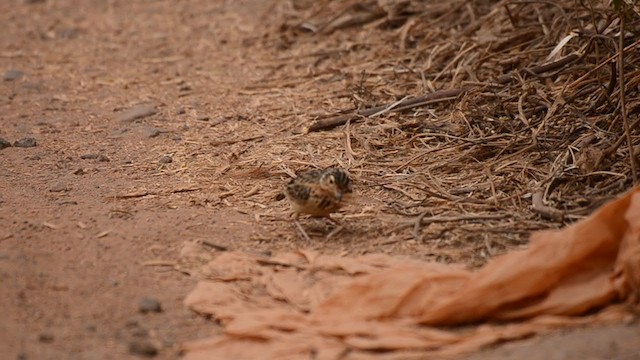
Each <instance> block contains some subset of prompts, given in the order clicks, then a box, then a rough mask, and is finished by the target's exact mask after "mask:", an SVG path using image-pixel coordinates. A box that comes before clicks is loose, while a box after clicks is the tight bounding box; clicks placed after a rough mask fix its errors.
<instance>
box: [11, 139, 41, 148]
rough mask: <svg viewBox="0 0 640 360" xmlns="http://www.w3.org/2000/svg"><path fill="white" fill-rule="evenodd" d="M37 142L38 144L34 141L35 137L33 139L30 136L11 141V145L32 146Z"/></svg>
mask: <svg viewBox="0 0 640 360" xmlns="http://www.w3.org/2000/svg"><path fill="white" fill-rule="evenodd" d="M37 144H38V142H37V141H36V139H34V138H32V137H26V138H22V139H20V140H16V141H14V142H13V146H15V147H21V148H28V147H34V146H36V145H37Z"/></svg>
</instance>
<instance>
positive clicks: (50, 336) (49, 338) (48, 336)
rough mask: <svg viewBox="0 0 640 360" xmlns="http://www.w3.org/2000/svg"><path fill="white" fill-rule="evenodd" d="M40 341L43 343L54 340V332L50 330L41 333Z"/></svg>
mask: <svg viewBox="0 0 640 360" xmlns="http://www.w3.org/2000/svg"><path fill="white" fill-rule="evenodd" d="M38 341H40V342H41V343H46V344H50V343H52V342H53V334H51V333H48V332H43V333H40V335H38Z"/></svg>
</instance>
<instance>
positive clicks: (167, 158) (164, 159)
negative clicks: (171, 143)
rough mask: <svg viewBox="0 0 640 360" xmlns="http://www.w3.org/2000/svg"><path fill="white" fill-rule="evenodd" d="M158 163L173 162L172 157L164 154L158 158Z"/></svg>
mask: <svg viewBox="0 0 640 360" xmlns="http://www.w3.org/2000/svg"><path fill="white" fill-rule="evenodd" d="M158 162H159V163H160V164H170V163H172V162H173V158H172V157H171V156H169V155H165V156H163V157H161V158H160V160H158Z"/></svg>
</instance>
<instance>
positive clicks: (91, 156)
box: [80, 154, 99, 160]
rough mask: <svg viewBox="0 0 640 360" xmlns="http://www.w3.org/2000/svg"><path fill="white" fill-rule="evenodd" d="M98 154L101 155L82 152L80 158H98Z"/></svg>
mask: <svg viewBox="0 0 640 360" xmlns="http://www.w3.org/2000/svg"><path fill="white" fill-rule="evenodd" d="M98 156H99V155H98V154H82V155H80V159H82V160H88V159H97V158H98Z"/></svg>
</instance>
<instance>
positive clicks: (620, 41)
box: [618, 15, 638, 185]
mask: <svg viewBox="0 0 640 360" xmlns="http://www.w3.org/2000/svg"><path fill="white" fill-rule="evenodd" d="M624 18H625V17H624V15H620V35H619V36H618V49H619V51H618V53H619V57H618V78H619V79H620V80H619V81H618V83H620V112H621V114H622V122H623V123H624V133H625V135H626V137H627V145H628V146H629V162H631V175H632V176H633V184H634V185H635V184H637V183H638V173H637V170H636V159H635V156H634V154H633V143H632V140H631V130H630V128H629V119H628V118H627V105H626V99H625V82H624V49H623V47H624V42H623V40H624V31H625V30H624Z"/></svg>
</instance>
